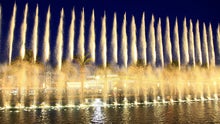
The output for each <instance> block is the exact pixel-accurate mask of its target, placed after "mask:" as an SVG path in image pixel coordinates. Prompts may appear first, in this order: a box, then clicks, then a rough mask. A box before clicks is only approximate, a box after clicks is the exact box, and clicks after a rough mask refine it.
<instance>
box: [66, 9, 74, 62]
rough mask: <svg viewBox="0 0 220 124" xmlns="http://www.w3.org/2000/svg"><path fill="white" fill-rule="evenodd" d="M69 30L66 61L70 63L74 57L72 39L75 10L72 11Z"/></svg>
mask: <svg viewBox="0 0 220 124" xmlns="http://www.w3.org/2000/svg"><path fill="white" fill-rule="evenodd" d="M71 18H72V19H71V23H70V28H69V39H68V49H67V61H70V62H71V61H72V60H73V56H74V38H75V10H74V9H73V10H72V17H71Z"/></svg>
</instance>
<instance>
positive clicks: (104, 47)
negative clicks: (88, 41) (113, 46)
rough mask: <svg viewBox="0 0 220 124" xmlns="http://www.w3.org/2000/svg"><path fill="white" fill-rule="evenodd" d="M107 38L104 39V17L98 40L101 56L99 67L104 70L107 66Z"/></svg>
mask: <svg viewBox="0 0 220 124" xmlns="http://www.w3.org/2000/svg"><path fill="white" fill-rule="evenodd" d="M106 43H107V38H106V15H105V13H104V17H103V18H102V29H101V38H100V49H99V50H100V54H101V56H100V57H101V65H102V66H103V67H104V68H105V67H106V64H107V57H106V56H107V44H106Z"/></svg>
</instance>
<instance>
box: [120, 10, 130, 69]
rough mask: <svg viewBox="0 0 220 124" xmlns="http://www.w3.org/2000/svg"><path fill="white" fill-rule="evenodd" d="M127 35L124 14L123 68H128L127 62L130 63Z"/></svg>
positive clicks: (122, 33)
mask: <svg viewBox="0 0 220 124" xmlns="http://www.w3.org/2000/svg"><path fill="white" fill-rule="evenodd" d="M127 39H128V38H127V33H126V13H125V14H124V20H123V23H122V30H121V50H120V56H121V62H122V66H123V67H125V68H127V61H128V48H127V42H128V41H127Z"/></svg>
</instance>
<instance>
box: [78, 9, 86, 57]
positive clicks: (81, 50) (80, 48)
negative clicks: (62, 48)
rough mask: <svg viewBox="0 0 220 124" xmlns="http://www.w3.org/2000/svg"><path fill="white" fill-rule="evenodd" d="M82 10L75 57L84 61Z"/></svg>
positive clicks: (83, 20) (83, 21)
mask: <svg viewBox="0 0 220 124" xmlns="http://www.w3.org/2000/svg"><path fill="white" fill-rule="evenodd" d="M84 18H85V17H84V8H83V9H82V12H81V22H80V29H79V39H78V46H77V56H78V57H79V58H80V59H82V60H84V56H85V48H84V43H85V37H84V35H85V34H84V33H85V31H84V30H85V19H84Z"/></svg>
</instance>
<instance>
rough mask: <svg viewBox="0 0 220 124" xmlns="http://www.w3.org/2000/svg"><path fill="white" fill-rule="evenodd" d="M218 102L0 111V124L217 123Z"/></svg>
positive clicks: (218, 113) (219, 115)
mask: <svg viewBox="0 0 220 124" xmlns="http://www.w3.org/2000/svg"><path fill="white" fill-rule="evenodd" d="M219 117H220V103H219V101H205V102H189V103H174V104H162V103H156V104H149V105H128V106H105V107H104V106H101V105H99V104H96V105H94V106H92V107H91V106H83V107H73V108H60V109H57V108H48V109H30V110H29V109H5V110H0V120H1V123H67V122H68V123H111V122H112V123H116V122H117V123H143V122H145V123H220V118H219Z"/></svg>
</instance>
